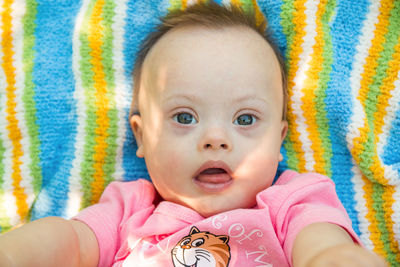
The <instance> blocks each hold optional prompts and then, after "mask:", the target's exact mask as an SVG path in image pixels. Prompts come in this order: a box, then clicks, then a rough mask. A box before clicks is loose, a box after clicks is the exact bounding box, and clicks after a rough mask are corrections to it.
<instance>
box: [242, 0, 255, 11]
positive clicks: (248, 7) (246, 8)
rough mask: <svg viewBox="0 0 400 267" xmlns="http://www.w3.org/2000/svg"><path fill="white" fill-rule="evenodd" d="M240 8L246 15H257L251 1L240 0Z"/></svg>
mask: <svg viewBox="0 0 400 267" xmlns="http://www.w3.org/2000/svg"><path fill="white" fill-rule="evenodd" d="M240 6H241V7H242V8H243V11H244V12H245V13H247V14H249V13H250V14H255V9H254V6H253V2H252V1H251V0H240Z"/></svg>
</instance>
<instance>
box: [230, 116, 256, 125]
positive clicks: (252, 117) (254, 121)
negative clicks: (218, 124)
mask: <svg viewBox="0 0 400 267" xmlns="http://www.w3.org/2000/svg"><path fill="white" fill-rule="evenodd" d="M241 116H250V118H251V123H250V124H239V123H236V122H237V120H238V119H239V118H240V117H241ZM258 119H259V118H258V117H257V116H256V115H255V114H251V113H243V114H240V115H238V116H237V117H236V119H235V120H234V121H233V124H235V125H239V126H251V125H253V124H254V123H256V122H257V121H258Z"/></svg>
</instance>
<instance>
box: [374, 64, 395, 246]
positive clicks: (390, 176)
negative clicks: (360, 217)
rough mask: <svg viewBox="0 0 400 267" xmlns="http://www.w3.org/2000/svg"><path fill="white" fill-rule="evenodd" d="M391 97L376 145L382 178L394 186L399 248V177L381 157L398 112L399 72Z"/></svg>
mask: <svg viewBox="0 0 400 267" xmlns="http://www.w3.org/2000/svg"><path fill="white" fill-rule="evenodd" d="M391 95H392V97H391V98H390V99H389V105H388V107H387V108H386V116H385V117H384V118H383V122H384V125H383V127H382V133H381V134H380V135H379V142H378V144H377V152H378V156H379V160H380V162H381V164H382V166H383V167H384V173H385V174H384V176H385V179H387V180H388V182H389V183H390V184H392V185H396V186H395V193H394V195H393V200H394V203H393V205H392V207H391V208H392V210H393V214H392V220H393V222H394V223H393V229H392V230H393V233H394V236H395V240H396V241H397V244H398V245H399V246H400V184H399V181H400V175H399V173H398V171H397V170H394V169H393V167H392V165H387V164H384V161H383V159H382V158H381V156H383V153H384V149H385V147H386V145H387V141H388V138H389V137H390V133H391V132H390V130H391V126H392V123H393V121H394V119H395V118H396V113H397V112H398V111H399V110H400V104H399V103H400V70H399V72H398V73H397V80H396V81H395V82H394V89H393V90H392V91H391Z"/></svg>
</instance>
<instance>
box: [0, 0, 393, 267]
mask: <svg viewBox="0 0 400 267" xmlns="http://www.w3.org/2000/svg"><path fill="white" fill-rule="evenodd" d="M264 26H265V23H264V25H263V23H261V25H259V26H258V24H256V23H255V20H254V18H253V16H251V15H249V14H245V13H244V12H243V11H242V10H241V9H240V8H237V7H234V6H231V7H225V6H220V5H218V4H215V3H213V2H212V1H210V2H209V3H208V4H195V5H193V6H191V7H189V8H187V10H185V11H175V12H172V13H170V14H169V15H167V16H166V17H165V18H163V21H162V24H161V25H160V26H159V27H158V28H157V29H156V30H155V32H153V33H151V34H150V35H149V36H148V38H147V39H146V41H145V42H144V45H143V47H142V49H141V51H140V52H139V55H138V57H137V62H136V65H135V71H134V79H135V88H134V92H135V93H134V99H133V102H132V110H131V115H130V123H131V126H132V130H133V132H134V135H135V138H136V141H137V144H138V149H137V152H136V153H137V156H138V157H144V159H145V161H146V165H147V168H148V171H149V174H150V177H151V179H152V182H153V183H150V182H148V181H146V180H138V181H134V182H125V183H123V182H113V183H111V184H110V185H109V186H108V187H107V188H106V190H105V192H104V194H103V196H102V198H101V200H100V202H99V203H98V204H96V205H94V206H91V207H89V208H87V209H85V210H83V211H82V212H81V213H80V214H79V215H78V216H77V217H75V218H74V219H72V220H64V219H61V218H44V219H41V220H38V221H35V222H32V223H29V224H26V225H25V226H23V227H21V228H19V229H17V230H14V231H11V232H9V233H7V234H5V235H3V236H2V237H1V238H0V262H1V263H2V265H1V266H41V267H42V266H96V265H98V266H175V267H178V266H179V267H189V266H197V267H206V266H279V267H283V266H299V267H301V266H363V267H365V266H386V265H385V263H384V261H383V260H382V259H380V258H379V257H378V256H377V255H375V254H373V253H371V252H369V251H367V250H366V249H364V248H363V247H361V246H360V245H359V243H360V241H359V239H358V237H357V236H356V234H355V233H354V231H353V230H352V228H351V221H350V219H349V218H348V216H347V214H346V212H345V210H344V208H343V206H342V205H341V203H340V201H339V199H338V197H337V196H336V193H335V188H334V184H333V183H332V181H331V180H330V179H328V178H326V177H324V176H321V175H318V174H298V173H296V172H294V171H285V172H284V173H283V174H282V175H281V176H280V177H279V178H278V179H277V181H276V182H275V183H274V184H273V182H274V178H275V175H276V170H277V166H278V162H279V161H280V160H282V155H281V154H280V146H281V144H282V141H283V139H284V138H285V135H286V131H287V123H286V121H285V114H284V113H285V102H286V96H285V95H286V93H285V74H284V71H283V65H282V62H281V61H280V59H279V55H278V54H277V51H276V49H274V48H273V47H272V46H271V43H270V42H269V41H268V39H266V38H265V37H264V36H263V35H264ZM272 184H273V185H272Z"/></svg>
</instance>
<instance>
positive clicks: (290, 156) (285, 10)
mask: <svg viewBox="0 0 400 267" xmlns="http://www.w3.org/2000/svg"><path fill="white" fill-rule="evenodd" d="M293 3H294V1H293V0H286V1H283V4H282V7H281V10H282V12H281V14H280V17H281V26H282V31H283V33H284V34H285V35H286V42H287V49H286V55H285V57H286V69H287V70H288V72H289V71H290V67H291V61H292V59H291V58H290V53H291V50H292V46H293V39H294V36H295V34H296V33H295V32H294V31H293V29H294V24H293V18H294V16H293V14H294V12H295V10H294V6H293ZM288 90H291V88H288ZM292 123H293V122H292ZM291 135H292V133H291V132H290V131H288V133H287V137H286V139H285V142H284V143H283V147H284V148H285V150H286V157H287V164H288V167H289V168H290V169H292V170H296V171H298V166H299V158H298V154H297V153H296V151H295V149H294V146H293V142H292V141H291Z"/></svg>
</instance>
